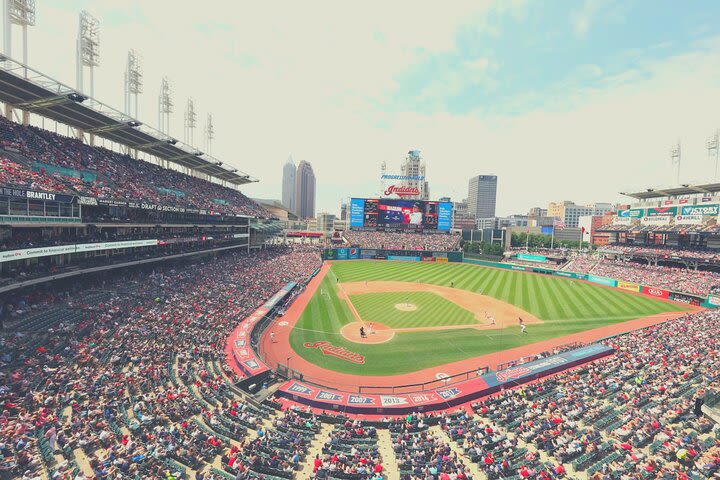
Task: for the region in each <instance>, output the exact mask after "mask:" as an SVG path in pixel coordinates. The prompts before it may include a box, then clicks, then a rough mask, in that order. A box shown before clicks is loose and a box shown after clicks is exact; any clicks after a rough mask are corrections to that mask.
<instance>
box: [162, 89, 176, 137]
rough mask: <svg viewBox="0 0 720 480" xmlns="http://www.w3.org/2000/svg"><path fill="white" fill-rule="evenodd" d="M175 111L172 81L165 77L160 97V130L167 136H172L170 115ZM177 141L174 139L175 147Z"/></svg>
mask: <svg viewBox="0 0 720 480" xmlns="http://www.w3.org/2000/svg"><path fill="white" fill-rule="evenodd" d="M172 111H173V101H172V96H171V95H170V80H168V78H167V77H163V79H162V83H161V84H160V95H159V96H158V128H159V129H160V131H161V132H162V133H164V134H165V135H170V114H171V113H172ZM176 143H177V140H175V139H173V142H172V144H173V145H175V144H176Z"/></svg>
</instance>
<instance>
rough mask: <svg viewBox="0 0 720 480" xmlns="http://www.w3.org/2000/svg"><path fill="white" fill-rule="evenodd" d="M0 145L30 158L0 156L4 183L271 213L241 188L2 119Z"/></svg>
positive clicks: (244, 212) (236, 211)
mask: <svg viewBox="0 0 720 480" xmlns="http://www.w3.org/2000/svg"><path fill="white" fill-rule="evenodd" d="M0 146H2V147H3V148H9V149H12V150H15V151H18V152H19V153H20V154H21V155H22V156H23V157H24V159H25V160H26V161H27V163H23V162H22V161H20V160H17V161H13V160H10V159H9V158H1V159H0V166H1V167H2V172H1V173H0V184H2V185H3V186H11V187H22V188H27V189H32V190H41V191H48V192H53V193H67V194H71V195H73V194H76V195H82V196H87V197H95V198H101V199H120V200H125V201H144V202H148V203H153V204H158V205H168V206H176V207H184V208H195V209H203V210H212V211H217V212H223V213H229V214H241V215H250V216H254V217H262V218H266V217H269V214H268V212H267V211H266V210H265V209H264V208H262V207H261V206H260V205H258V204H257V203H255V202H254V201H252V200H251V199H249V198H248V197H246V196H245V195H243V194H242V193H240V192H239V191H237V190H234V189H231V188H227V187H224V186H222V185H219V184H216V183H213V182H209V181H206V180H202V179H200V178H196V177H192V176H189V175H186V174H184V173H181V172H178V171H175V170H171V169H166V168H162V167H160V166H158V165H155V164H152V163H149V162H146V161H143V160H135V159H133V158H132V157H130V156H129V155H124V154H120V153H117V152H113V151H111V150H108V149H105V148H103V147H91V146H89V145H86V144H84V143H83V142H81V141H80V140H77V139H74V138H70V137H64V136H61V135H58V134H55V133H52V132H49V131H47V130H42V129H40V128H36V127H32V126H23V125H20V124H16V123H13V122H11V121H9V120H6V119H4V118H3V119H0ZM60 169H62V170H60ZM50 170H54V171H50Z"/></svg>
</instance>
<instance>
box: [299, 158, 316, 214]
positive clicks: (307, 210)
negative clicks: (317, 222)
mask: <svg viewBox="0 0 720 480" xmlns="http://www.w3.org/2000/svg"><path fill="white" fill-rule="evenodd" d="M295 214H296V215H297V216H298V218H312V217H314V216H315V173H314V172H313V169H312V165H310V163H309V162H306V161H305V160H302V161H301V162H300V163H299V164H298V167H297V171H296V172H295Z"/></svg>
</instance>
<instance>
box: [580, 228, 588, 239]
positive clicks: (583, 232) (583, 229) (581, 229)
mask: <svg viewBox="0 0 720 480" xmlns="http://www.w3.org/2000/svg"><path fill="white" fill-rule="evenodd" d="M580 231H581V233H582V235H583V237H584V236H585V233H586V232H587V230H585V227H580Z"/></svg>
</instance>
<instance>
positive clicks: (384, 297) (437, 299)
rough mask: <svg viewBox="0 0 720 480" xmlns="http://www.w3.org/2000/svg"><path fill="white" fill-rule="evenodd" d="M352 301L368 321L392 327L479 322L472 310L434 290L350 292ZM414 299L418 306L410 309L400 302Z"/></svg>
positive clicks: (411, 301) (414, 303)
mask: <svg viewBox="0 0 720 480" xmlns="http://www.w3.org/2000/svg"><path fill="white" fill-rule="evenodd" d="M350 301H352V303H353V305H355V309H356V310H357V311H358V313H359V314H360V318H362V319H363V320H364V321H365V322H378V323H383V324H385V325H387V326H388V327H390V328H417V327H436V326H447V325H473V324H477V323H478V322H477V320H476V319H475V315H473V314H472V313H471V312H469V311H468V310H465V309H464V308H462V307H460V306H458V305H456V304H454V303H453V302H451V301H449V300H445V299H444V298H443V297H441V296H440V295H438V294H436V293H432V292H387V293H363V294H361V295H350ZM404 303H411V304H413V305H415V306H416V307H417V310H415V311H411V312H407V311H401V310H398V309H397V308H395V305H396V304H404Z"/></svg>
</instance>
